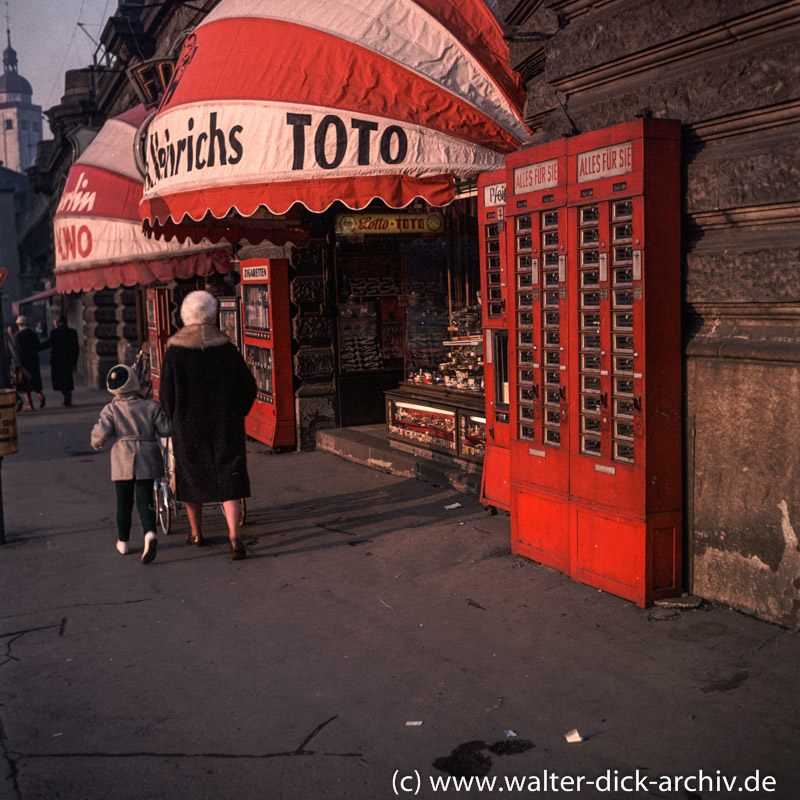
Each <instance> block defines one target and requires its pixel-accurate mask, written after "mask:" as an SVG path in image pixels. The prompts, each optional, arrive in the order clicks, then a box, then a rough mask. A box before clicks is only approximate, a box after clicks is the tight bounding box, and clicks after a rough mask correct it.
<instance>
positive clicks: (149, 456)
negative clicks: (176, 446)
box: [92, 364, 171, 564]
mask: <svg viewBox="0 0 800 800" xmlns="http://www.w3.org/2000/svg"><path fill="white" fill-rule="evenodd" d="M106 386H107V387H108V391H109V392H111V393H112V394H113V395H114V399H113V400H112V401H111V402H110V403H109V404H108V405H107V406H104V408H103V410H102V411H101V412H100V419H99V420H98V421H97V424H96V425H95V426H94V428H92V447H93V448H94V449H95V450H102V448H103V445H104V444H105V443H106V442H107V441H109V440H110V439H114V444H113V445H112V447H111V480H112V481H113V482H114V488H115V490H116V493H117V537H118V541H117V550H118V551H119V552H120V553H121V554H122V555H126V554H127V553H128V540H129V539H130V534H131V518H132V516H133V504H134V500H135V502H136V509H137V510H138V512H139V519H140V520H141V522H142V528H143V529H144V531H145V534H144V551H143V552H142V563H143V564H149V563H150V562H151V561H152V560H153V559H154V558H155V557H156V549H157V547H158V538H157V537H156V533H155V529H156V512H155V503H154V495H153V480H154V479H155V478H160V477H161V475H163V474H164V460H163V458H162V455H161V446H160V444H159V441H158V437H159V436H169V435H170V432H171V427H170V421H169V418H168V417H167V415H166V414H165V413H164V412H163V411H162V410H161V406H160V405H159V404H158V403H156V402H155V401H154V400H148V399H145V398H144V397H142V395H141V394H140V393H139V390H140V388H141V387H140V385H139V380H138V378H137V377H136V375H135V373H134V372H133V370H132V369H131V368H130V367H126V366H125V365H124V364H117V365H116V366H115V367H112V368H111V370H110V371H109V373H108V377H107V378H106Z"/></svg>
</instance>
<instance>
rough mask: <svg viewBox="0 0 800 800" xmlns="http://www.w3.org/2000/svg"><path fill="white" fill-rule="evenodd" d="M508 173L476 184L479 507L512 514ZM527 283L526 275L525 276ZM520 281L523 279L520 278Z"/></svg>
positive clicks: (487, 175) (494, 174)
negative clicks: (481, 392) (481, 409)
mask: <svg viewBox="0 0 800 800" xmlns="http://www.w3.org/2000/svg"><path fill="white" fill-rule="evenodd" d="M505 209H506V171H505V170H495V171H494V172H486V173H484V174H483V175H481V176H480V177H479V178H478V234H479V239H480V264H481V295H482V297H483V304H482V312H483V313H482V327H483V352H484V359H483V362H484V374H485V378H484V384H485V392H486V393H485V403H486V453H485V456H484V461H483V478H482V481H481V503H483V504H484V505H486V506H488V507H489V508H502V509H504V510H506V511H509V510H510V509H511V484H510V475H509V468H510V459H511V456H510V451H509V442H510V425H509V422H510V408H509V403H510V377H509V371H508V316H509V314H508V285H509V281H510V280H513V277H512V276H513V274H514V273H513V271H510V272H509V271H508V266H507V259H506V221H505ZM528 277H529V275H528ZM523 280H524V278H523Z"/></svg>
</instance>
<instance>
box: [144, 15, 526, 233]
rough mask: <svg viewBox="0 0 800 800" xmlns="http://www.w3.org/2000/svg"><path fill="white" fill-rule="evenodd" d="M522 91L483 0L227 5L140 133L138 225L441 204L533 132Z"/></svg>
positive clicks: (201, 34) (195, 42)
mask: <svg viewBox="0 0 800 800" xmlns="http://www.w3.org/2000/svg"><path fill="white" fill-rule="evenodd" d="M524 97H525V93H524V91H523V89H522V87H521V84H520V80H519V77H518V76H517V75H516V74H515V73H513V72H512V70H511V69H510V67H509V62H508V47H507V44H506V42H505V40H504V39H503V34H502V30H501V28H500V26H499V24H498V22H497V21H496V20H495V18H494V16H493V15H492V13H491V11H490V10H489V8H488V7H487V6H486V4H485V3H484V1H483V0H357V1H356V0H343V2H336V3H330V2H323V0H269V2H267V1H266V0H221V2H220V3H219V5H218V6H216V8H215V9H214V10H213V11H211V13H209V15H208V16H207V17H206V18H205V20H204V21H203V22H202V23H201V24H200V25H199V26H198V27H197V28H196V29H195V30H194V31H193V32H192V33H191V34H190V35H189V36H188V38H187V39H186V41H185V44H184V47H183V50H182V53H181V55H180V58H179V60H178V65H177V67H176V70H175V74H174V77H173V80H172V82H171V84H170V85H169V87H168V89H167V91H166V93H165V95H164V98H163V99H162V102H161V105H160V107H159V109H158V112H157V113H156V115H155V117H154V118H153V120H152V121H151V122H150V124H149V127H148V130H147V134H146V139H145V142H144V148H143V149H144V152H145V159H146V165H147V175H146V178H145V188H144V195H143V199H142V203H141V205H140V214H141V217H142V219H143V220H144V226H145V230H146V231H150V232H154V233H155V234H156V235H167V236H170V235H172V234H173V233H174V232H175V230H176V225H187V224H191V223H200V222H201V221H203V220H206V221H211V217H213V218H214V219H223V218H226V217H227V216H229V215H235V216H237V217H238V218H240V219H241V218H249V217H252V216H253V215H254V214H256V213H257V212H258V213H261V214H276V215H281V214H285V213H286V212H287V211H289V209H290V208H291V207H292V206H294V205H295V204H298V203H299V204H302V205H303V206H305V207H306V208H308V209H309V210H311V211H313V212H321V211H324V210H325V209H327V208H328V207H329V206H330V205H331V204H332V203H334V202H336V201H339V202H341V203H343V204H344V205H345V206H347V207H348V208H351V209H362V208H364V207H366V206H367V205H369V203H370V202H371V201H372V200H373V199H375V198H378V199H380V200H382V201H383V202H384V203H385V204H386V205H388V206H390V207H391V208H403V207H405V206H407V205H408V204H409V203H411V202H412V201H413V200H414V199H415V198H418V197H419V198H422V199H424V200H425V201H427V202H428V203H430V204H431V205H434V206H441V205H445V204H447V203H449V202H450V201H452V199H453V197H454V177H459V178H469V177H473V176H475V175H477V174H478V173H480V172H484V171H486V170H491V169H496V168H498V167H500V166H502V164H503V158H504V155H505V153H508V152H511V151H513V150H515V149H517V148H518V147H519V145H520V144H521V143H523V142H524V141H526V140H527V139H528V132H527V129H526V127H525V125H524V124H523V122H522V105H523V102H524Z"/></svg>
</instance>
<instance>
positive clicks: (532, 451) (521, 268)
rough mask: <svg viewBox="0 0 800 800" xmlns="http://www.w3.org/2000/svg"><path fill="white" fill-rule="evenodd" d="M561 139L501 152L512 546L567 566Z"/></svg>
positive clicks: (566, 346) (566, 347)
mask: <svg viewBox="0 0 800 800" xmlns="http://www.w3.org/2000/svg"><path fill="white" fill-rule="evenodd" d="M566 152H567V150H566V142H565V141H564V140H560V141H556V142H552V143H549V144H545V145H541V146H539V147H535V148H532V149H529V150H524V151H521V152H519V153H514V154H513V155H509V156H508V157H507V158H506V166H507V171H508V182H509V195H508V198H507V202H506V208H507V213H506V221H507V232H506V239H507V246H508V266H509V270H510V271H513V287H514V289H513V293H512V296H511V298H510V303H511V307H512V314H511V347H510V352H509V356H510V360H511V364H512V369H511V397H512V402H511V445H510V450H511V485H512V512H511V513H512V549H513V550H514V552H516V553H520V554H522V555H525V556H528V557H529V558H533V559H535V560H536V561H539V562H541V563H543V564H547V565H548V566H551V567H555V568H556V569H560V570H562V571H563V572H569V539H568V527H569V435H568V425H569V405H568V404H569V395H568V369H567V368H568V365H569V358H570V352H569V340H570V337H569V325H568V312H567V302H568V298H567V291H566V286H567V254H566V240H567V215H566V209H565V205H566V198H567V178H566V176H567V157H566Z"/></svg>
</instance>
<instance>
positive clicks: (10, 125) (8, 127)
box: [6, 119, 14, 131]
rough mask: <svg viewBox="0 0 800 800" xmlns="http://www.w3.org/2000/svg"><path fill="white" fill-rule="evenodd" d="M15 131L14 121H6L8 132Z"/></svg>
mask: <svg viewBox="0 0 800 800" xmlns="http://www.w3.org/2000/svg"><path fill="white" fill-rule="evenodd" d="M13 129H14V120H13V119H7V120H6V130H7V131H10V130H13Z"/></svg>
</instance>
